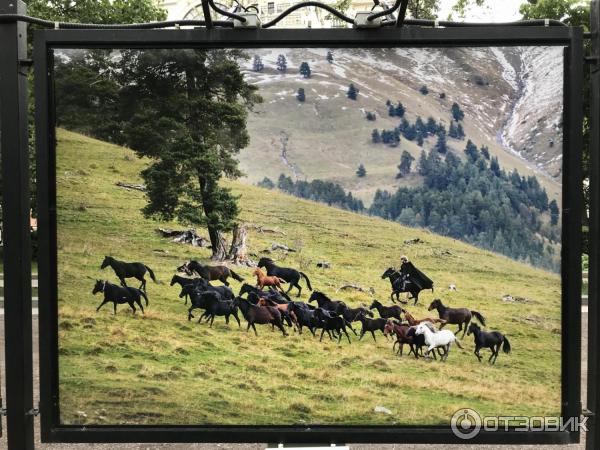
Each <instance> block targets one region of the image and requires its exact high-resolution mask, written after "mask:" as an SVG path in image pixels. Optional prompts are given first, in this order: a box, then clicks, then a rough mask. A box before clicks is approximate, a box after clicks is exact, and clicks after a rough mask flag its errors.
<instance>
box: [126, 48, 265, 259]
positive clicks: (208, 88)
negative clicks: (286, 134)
mask: <svg viewBox="0 0 600 450" xmlns="http://www.w3.org/2000/svg"><path fill="white" fill-rule="evenodd" d="M122 55H123V56H122V59H121V64H120V74H119V77H120V78H121V80H122V83H121V85H122V88H121V92H120V97H121V100H122V105H121V108H122V110H123V112H124V114H123V118H124V119H125V120H126V122H125V125H124V129H123V131H124V136H125V139H126V143H127V145H128V146H129V147H130V148H132V149H133V150H134V151H135V152H136V154H137V155H138V156H140V157H147V158H149V159H150V161H151V163H150V165H149V166H148V167H147V168H146V169H144V171H143V172H142V177H143V178H144V181H145V182H146V186H147V199H148V203H147V205H146V206H145V207H144V209H143V213H144V215H146V216H151V217H158V218H160V219H164V220H171V219H173V218H177V219H179V220H181V221H182V222H186V223H192V224H201V225H204V226H206V228H207V229H208V235H209V238H210V242H211V245H212V251H213V258H214V259H218V260H222V259H224V258H225V257H226V256H227V251H228V249H227V248H226V241H225V238H224V236H223V233H224V232H227V231H231V230H232V229H233V227H234V225H235V221H236V218H237V214H238V206H237V198H236V197H235V196H234V195H232V193H231V192H230V190H229V189H228V188H226V187H223V186H222V185H221V184H220V183H219V181H220V180H221V178H222V177H223V176H225V177H228V178H236V177H238V176H240V175H241V172H240V171H239V169H238V162H237V159H236V158H235V156H236V155H237V153H238V152H239V151H240V150H241V149H242V148H244V147H246V146H247V145H248V142H249V136H248V132H247V130H246V118H247V108H248V107H251V106H252V104H253V103H254V102H255V101H258V100H260V98H259V97H258V96H257V95H256V94H255V91H256V87H254V86H251V85H249V84H248V83H246V82H245V81H244V78H243V75H242V73H241V71H240V67H239V66H238V62H237V61H238V60H239V59H240V58H243V57H245V55H244V54H243V53H242V52H241V51H239V50H200V49H190V50H144V51H140V50H128V51H124V52H123V54H122Z"/></svg>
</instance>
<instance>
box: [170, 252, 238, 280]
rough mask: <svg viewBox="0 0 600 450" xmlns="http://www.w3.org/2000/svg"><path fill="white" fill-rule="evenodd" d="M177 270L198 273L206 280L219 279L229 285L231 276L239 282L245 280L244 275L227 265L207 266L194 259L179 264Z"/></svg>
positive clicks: (189, 273) (190, 273)
mask: <svg viewBox="0 0 600 450" xmlns="http://www.w3.org/2000/svg"><path fill="white" fill-rule="evenodd" d="M177 272H185V273H186V274H188V275H189V276H191V275H193V274H194V273H197V274H198V275H200V276H201V277H202V278H204V279H205V280H206V281H214V280H219V281H220V282H221V283H223V284H224V285H225V286H229V282H228V281H227V278H229V277H232V278H233V279H234V280H237V281H239V282H242V281H244V279H243V278H242V277H240V276H239V275H238V274H237V273H235V272H234V271H233V270H231V269H230V268H229V267H227V266H205V265H203V264H200V263H199V262H198V261H194V260H193V259H192V260H190V261H188V262H186V263H183V265H181V266H179V267H178V268H177Z"/></svg>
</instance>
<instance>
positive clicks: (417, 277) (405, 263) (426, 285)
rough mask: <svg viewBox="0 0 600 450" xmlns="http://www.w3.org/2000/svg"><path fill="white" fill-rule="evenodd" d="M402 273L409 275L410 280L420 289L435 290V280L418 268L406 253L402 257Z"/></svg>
mask: <svg viewBox="0 0 600 450" xmlns="http://www.w3.org/2000/svg"><path fill="white" fill-rule="evenodd" d="M400 273H402V274H404V275H406V276H407V277H408V281H410V282H412V283H414V284H415V285H416V286H417V287H418V288H419V290H423V289H431V290H433V281H431V279H430V278H429V277H428V276H427V275H425V274H424V273H423V272H421V271H420V270H419V269H417V268H416V267H415V266H414V264H413V263H411V262H410V261H409V260H408V257H406V256H405V255H402V256H401V257H400Z"/></svg>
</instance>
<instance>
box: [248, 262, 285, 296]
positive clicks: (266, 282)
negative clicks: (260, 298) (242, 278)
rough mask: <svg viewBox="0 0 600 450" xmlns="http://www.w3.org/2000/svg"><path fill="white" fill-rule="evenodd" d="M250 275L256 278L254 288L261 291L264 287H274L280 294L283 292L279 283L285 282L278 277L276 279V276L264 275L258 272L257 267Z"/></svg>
mask: <svg viewBox="0 0 600 450" xmlns="http://www.w3.org/2000/svg"><path fill="white" fill-rule="evenodd" d="M252 275H254V276H255V277H256V287H258V288H260V289H262V288H264V287H265V286H275V287H276V288H278V289H279V290H280V291H281V292H283V288H282V287H281V283H285V280H283V279H281V278H279V277H276V276H268V275H265V273H264V272H263V271H262V270H260V269H259V268H258V267H257V268H256V269H254V272H252Z"/></svg>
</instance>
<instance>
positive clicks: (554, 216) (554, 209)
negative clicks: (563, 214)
mask: <svg viewBox="0 0 600 450" xmlns="http://www.w3.org/2000/svg"><path fill="white" fill-rule="evenodd" d="M548 208H549V209H550V223H551V224H552V225H558V219H559V218H560V210H559V209H558V204H557V203H556V200H554V199H552V201H551V202H550V203H549V204H548Z"/></svg>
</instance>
